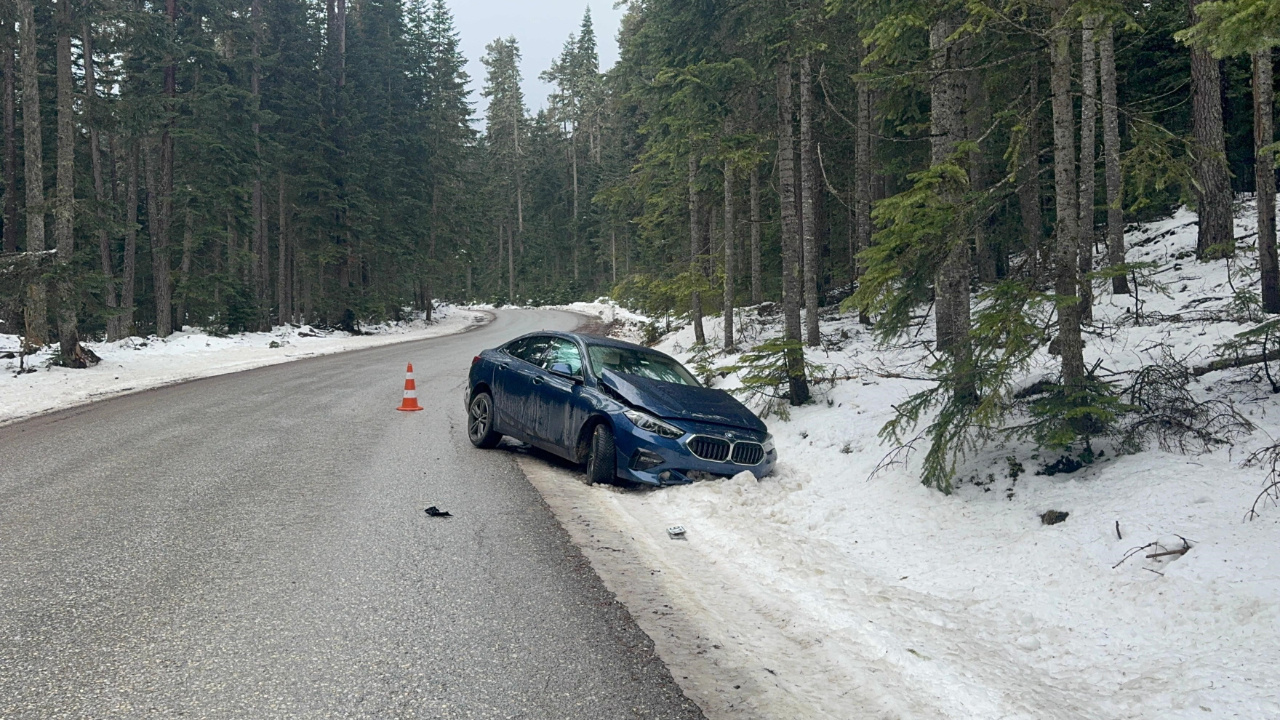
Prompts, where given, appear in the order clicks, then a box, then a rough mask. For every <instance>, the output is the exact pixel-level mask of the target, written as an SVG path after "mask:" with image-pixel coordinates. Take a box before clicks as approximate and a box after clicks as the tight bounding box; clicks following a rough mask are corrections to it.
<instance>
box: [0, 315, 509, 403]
mask: <svg viewBox="0 0 1280 720" xmlns="http://www.w3.org/2000/svg"><path fill="white" fill-rule="evenodd" d="M489 317H490V316H489V315H488V314H486V313H484V312H478V311H475V310H469V309H462V308H457V307H453V306H450V305H441V306H440V307H439V308H437V309H436V312H435V317H434V318H433V321H432V322H431V323H425V322H423V321H422V320H420V319H419V320H415V321H412V322H401V323H394V324H383V325H373V326H365V327H363V328H362V330H363V331H364V332H366V333H368V334H367V335H350V334H348V333H345V332H341V331H336V332H335V331H327V330H320V329H317V328H313V327H311V326H309V325H303V326H301V327H298V326H293V325H284V326H280V327H276V328H274V329H272V330H271V332H261V333H243V334H239V335H228V336H225V337H217V336H213V335H209V334H207V333H205V332H202V331H200V330H199V329H198V328H190V327H188V328H186V331H185V332H178V333H174V334H173V335H170V336H169V337H167V338H164V339H161V338H158V337H154V336H153V337H149V338H138V337H133V338H127V339H124V340H120V341H117V342H111V343H106V342H90V343H86V345H87V346H88V347H89V348H90V349H92V350H93V351H94V352H95V353H97V354H98V356H99V357H101V358H102V362H101V363H99V364H98V365H96V366H94V367H91V368H89V369H87V370H70V369H67V368H63V367H57V366H53V365H50V363H49V358H50V355H51V354H52V353H53V352H54V351H55V350H56V348H55V347H49V348H46V349H45V350H43V351H41V352H40V353H38V354H35V355H31V356H28V357H27V358H26V361H25V362H26V366H27V367H29V368H35V369H36V372H33V373H24V374H18V369H19V367H18V366H19V361H18V359H17V358H16V357H14V358H11V359H0V425H4V424H7V423H11V422H14V421H17V420H21V419H23V418H27V417H31V416H32V415H38V414H40V413H44V412H49V411H51V410H60V409H63V408H67V407H72V406H75V405H81V404H84V403H87V402H92V401H94V400H100V399H103V398H106V397H111V396H114V395H122V394H124V393H128V392H136V391H139V390H146V389H148V388H154V387H159V386H162V385H171V384H173V383H178V382H183V381H185V380H193V379H195V378H202V377H209V376H212V375H222V374H225V373H232V372H238V371H241V370H248V369H250V368H256V367H262V366H264V365H275V364H276V363H282V362H289V361H291V360H299V359H301V358H307V357H314V356H316V355H328V354H331V353H337V352H343V351H346V350H359V349H363V348H370V347H377V346H379V345H389V344H392V343H399V342H407V341H410V340H421V339H424V338H431V337H437V336H440V335H448V334H451V333H456V332H462V331H464V330H466V329H467V328H469V327H472V326H475V325H479V324H482V323H485V322H487V321H488V318H489ZM19 343H20V338H19V337H18V336H16V335H4V334H0V356H4V355H8V354H10V353H11V352H13V351H16V350H17V349H18V347H19Z"/></svg>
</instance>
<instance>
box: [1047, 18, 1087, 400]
mask: <svg viewBox="0 0 1280 720" xmlns="http://www.w3.org/2000/svg"><path fill="white" fill-rule="evenodd" d="M1068 4H1069V0H1053V6H1052V10H1053V14H1052V22H1053V28H1052V29H1051V30H1050V36H1049V55H1050V65H1051V66H1052V74H1051V76H1050V84H1051V85H1052V88H1051V89H1052V92H1053V158H1054V162H1053V175H1054V194H1055V196H1056V198H1057V228H1056V231H1057V232H1056V234H1057V238H1056V253H1055V257H1056V262H1055V263H1054V265H1055V268H1054V269H1055V271H1056V272H1055V279H1054V293H1055V294H1056V295H1057V296H1058V350H1059V352H1060V353H1061V354H1062V381H1063V384H1065V385H1074V384H1078V383H1079V382H1080V381H1081V380H1083V379H1084V372H1085V370H1084V344H1083V342H1082V340H1081V337H1080V303H1079V302H1078V300H1079V298H1078V297H1077V296H1076V287H1077V275H1078V274H1079V272H1080V260H1079V256H1078V245H1079V241H1080V229H1079V223H1080V208H1079V198H1080V195H1079V190H1080V189H1079V188H1078V187H1077V186H1076V172H1075V170H1076V151H1075V150H1076V149H1075V118H1074V117H1073V116H1074V114H1075V113H1074V108H1073V107H1072V104H1073V103H1072V97H1071V65H1072V63H1071V33H1070V28H1069V27H1068V26H1067V24H1066V15H1067V9H1068Z"/></svg>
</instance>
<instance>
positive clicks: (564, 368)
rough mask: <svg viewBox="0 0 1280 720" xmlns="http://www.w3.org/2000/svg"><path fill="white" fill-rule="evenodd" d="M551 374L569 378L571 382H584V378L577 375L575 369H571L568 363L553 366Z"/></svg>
mask: <svg viewBox="0 0 1280 720" xmlns="http://www.w3.org/2000/svg"><path fill="white" fill-rule="evenodd" d="M551 373H552V374H553V375H559V376H561V377H564V378H568V379H569V380H572V381H574V382H578V383H580V382H582V378H581V377H580V376H579V375H578V374H577V373H575V372H574V371H573V368H571V367H569V365H568V364H566V363H555V364H553V365H552V366H551Z"/></svg>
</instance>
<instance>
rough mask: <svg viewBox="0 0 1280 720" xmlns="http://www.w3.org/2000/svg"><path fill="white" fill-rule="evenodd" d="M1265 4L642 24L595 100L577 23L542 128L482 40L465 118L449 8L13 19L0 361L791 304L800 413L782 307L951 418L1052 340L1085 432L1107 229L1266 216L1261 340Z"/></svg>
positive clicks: (288, 8)
mask: <svg viewBox="0 0 1280 720" xmlns="http://www.w3.org/2000/svg"><path fill="white" fill-rule="evenodd" d="M1278 5H1280V4H1278V3H1275V2H1273V1H1272V0H1225V1H1224V2H1201V0H1154V1H1151V2H1147V1H1144V2H1136V1H1131V0H964V1H960V0H950V1H948V0H825V1H824V0H632V1H631V2H629V3H627V7H628V10H627V14H626V16H625V18H624V20H623V24H622V27H621V30H620V32H619V35H618V42H619V44H620V48H621V59H620V60H619V62H618V63H617V64H616V65H615V66H614V67H613V68H612V69H610V70H608V71H607V72H603V73H602V72H600V69H599V63H598V58H597V38H596V34H595V31H594V29H593V27H592V25H591V18H590V15H589V13H588V14H587V15H586V16H585V17H584V19H583V22H582V25H581V26H580V27H579V28H566V33H565V34H566V37H567V40H566V43H565V45H564V51H563V54H562V55H561V56H560V57H559V58H558V59H557V60H556V61H555V62H554V63H553V64H552V65H551V67H549V68H547V69H546V70H545V72H544V73H543V76H542V77H543V79H545V80H547V81H548V82H550V83H551V84H552V85H553V86H554V88H555V91H554V93H553V94H552V96H551V97H550V98H548V99H547V102H546V109H545V110H541V111H538V112H536V113H531V112H530V111H529V109H528V108H529V102H528V100H527V99H526V98H524V97H523V95H522V92H521V89H520V88H521V80H522V78H521V76H520V71H519V64H520V48H519V46H518V43H517V41H516V40H515V39H514V38H505V39H504V38H499V39H495V40H494V41H493V42H492V43H490V44H489V46H488V48H487V53H486V55H485V57H484V58H483V61H484V65H485V67H486V70H487V74H486V77H485V78H479V79H477V80H479V81H480V85H481V87H482V88H483V90H482V95H483V97H484V99H485V100H486V101H487V105H486V109H485V111H484V116H483V118H477V117H474V114H475V111H474V107H475V105H476V103H477V101H478V98H475V97H472V96H471V94H470V92H469V90H468V88H467V84H468V81H469V78H468V77H467V76H466V74H465V72H464V71H463V66H464V64H465V59H464V58H463V57H462V56H461V54H460V52H459V38H458V35H457V32H456V30H455V29H454V25H453V20H452V17H451V14H450V12H449V10H448V7H447V5H446V4H445V2H444V1H443V0H325V1H324V2H321V1H320V0H56V2H55V1H52V0H4V3H3V13H4V17H3V20H4V22H3V26H2V27H0V55H2V56H3V57H2V58H0V60H2V62H3V76H4V86H3V95H4V98H3V114H4V143H5V150H4V158H3V159H4V163H3V177H2V178H0V180H2V181H3V187H4V208H3V229H4V233H3V239H4V246H3V251H4V255H3V256H0V257H3V258H5V259H4V260H3V261H0V280H2V282H0V321H3V323H4V324H3V325H2V326H0V332H5V333H11V334H15V335H21V336H22V337H24V338H25V342H26V344H27V345H28V346H29V347H34V346H40V345H45V344H48V343H51V342H60V343H61V350H62V361H63V362H64V363H66V364H69V365H79V364H82V363H84V362H88V361H89V360H91V358H88V357H86V355H85V353H84V351H83V350H82V349H81V347H80V345H79V338H82V337H95V338H101V337H105V338H107V339H116V338H120V337H124V336H127V335H130V334H142V335H145V334H150V333H154V334H156V335H160V336H166V335H168V334H170V333H171V332H173V331H175V330H176V329H180V328H181V327H183V326H186V325H191V326H200V327H206V328H210V329H214V330H215V331H223V332H230V331H239V330H245V329H264V328H269V327H270V326H271V325H273V324H278V323H281V322H288V321H292V322H309V323H317V324H319V323H324V324H330V325H339V326H350V325H351V324H353V323H354V322H357V321H369V320H377V319H383V318H387V317H396V316H399V315H400V314H401V313H402V312H403V309H404V308H407V307H412V308H416V309H418V310H428V311H429V308H430V306H431V303H432V301H433V298H446V299H450V300H458V301H468V300H475V301H487V302H493V303H521V304H524V303H554V302H565V301H569V300H577V299H589V298H592V297H595V296H598V295H601V294H609V293H612V294H614V295H615V297H619V298H620V299H623V300H624V301H626V302H628V303H631V304H634V305H638V306H640V307H641V308H642V309H644V310H647V311H648V312H650V313H651V314H655V315H662V314H670V313H689V314H690V315H691V319H692V321H693V322H695V324H696V326H697V327H698V328H699V329H700V328H701V323H702V316H703V314H704V313H705V314H708V315H710V314H720V315H721V316H722V317H724V318H728V319H731V318H732V314H728V315H725V314H724V309H725V308H729V307H735V306H745V305H752V304H757V303H760V302H762V301H781V305H782V308H783V311H784V314H785V317H786V326H787V335H788V337H789V338H790V340H791V342H792V343H793V345H790V346H787V347H785V348H784V351H785V354H786V355H787V356H788V358H789V360H788V365H789V367H790V368H791V375H792V380H793V382H792V386H791V390H790V392H791V399H792V401H793V402H799V401H801V400H803V398H804V396H805V394H806V389H805V387H804V383H803V380H804V378H803V363H800V362H799V361H798V357H799V353H800V350H799V347H800V345H801V343H803V344H810V345H812V344H816V343H817V342H818V337H817V335H818V325H817V313H816V312H809V313H802V311H801V308H803V307H808V308H818V307H822V306H827V305H836V304H839V305H840V307H841V308H842V309H843V310H845V311H848V312H859V313H861V314H862V315H863V317H864V318H865V319H866V320H867V322H869V323H870V322H874V323H875V325H876V327H877V328H878V329H879V330H880V331H882V332H884V333H887V334H892V333H893V332H895V330H896V329H901V328H903V327H905V326H906V325H907V324H908V323H910V322H911V321H912V318H913V317H917V316H918V315H919V314H920V313H922V312H924V311H925V308H931V311H932V313H933V314H934V315H935V316H936V327H937V345H938V348H939V349H940V350H942V351H945V352H944V353H943V354H942V357H941V359H940V360H939V364H938V365H937V366H936V368H935V370H936V372H937V376H938V378H939V379H940V380H941V381H942V382H941V384H940V387H941V388H942V389H944V390H945V391H946V392H947V393H948V394H949V397H951V398H952V400H953V401H954V404H955V407H962V408H963V407H969V408H974V407H980V402H979V398H980V397H984V396H985V394H986V393H985V392H984V387H983V385H984V383H986V382H988V378H989V377H998V376H999V370H1000V368H1001V367H1002V366H1001V363H1007V362H1010V359H1011V358H1013V359H1014V360H1016V358H1017V357H1018V356H1019V354H1020V353H1022V354H1025V353H1026V352H1029V351H1030V349H1033V348H1034V347H1038V343H1039V338H1040V337H1042V336H1043V333H1036V332H1033V331H1032V329H1029V328H1026V327H1022V326H1021V325H1019V322H1020V320H1023V321H1024V324H1025V317H1026V313H1025V312H1024V308H1027V307H1029V306H1033V305H1036V304H1047V305H1048V306H1051V307H1053V308H1055V310H1056V316H1057V318H1056V327H1055V329H1054V332H1053V333H1052V336H1053V340H1054V343H1055V347H1054V348H1053V352H1055V353H1056V354H1057V355H1059V356H1060V357H1061V362H1062V380H1063V384H1062V387H1063V388H1066V389H1065V390H1064V391H1063V393H1064V395H1063V396H1062V397H1063V398H1064V399H1063V401H1064V402H1066V403H1068V404H1072V403H1074V404H1075V405H1082V404H1083V405H1085V406H1091V407H1092V406H1096V404H1097V397H1096V395H1090V394H1089V391H1088V390H1087V388H1088V387H1090V385H1089V382H1090V380H1089V372H1088V368H1087V367H1086V366H1085V363H1084V359H1083V355H1082V351H1081V327H1082V326H1087V325H1088V323H1089V322H1090V316H1091V313H1090V309H1091V307H1092V305H1091V302H1092V300H1091V296H1092V291H1091V288H1093V287H1099V286H1102V284H1103V283H1105V284H1106V285H1107V286H1110V287H1111V290H1112V291H1113V292H1116V293H1123V292H1127V291H1128V287H1129V285H1130V284H1131V283H1139V284H1140V283H1141V282H1142V281H1143V277H1142V275H1143V272H1144V268H1142V267H1140V266H1137V265H1126V264H1125V263H1124V252H1123V240H1122V233H1123V228H1124V225H1125V223H1127V222H1132V221H1135V220H1142V219H1147V218H1151V217H1155V216H1159V215H1161V214H1165V213H1168V212H1170V211H1171V210H1172V209H1174V208H1175V207H1177V206H1178V205H1180V204H1189V205H1191V206H1193V207H1194V208H1196V209H1197V210H1198V212H1199V213H1200V242H1199V246H1198V254H1199V255H1200V256H1201V257H1202V258H1209V257H1214V256H1220V255H1223V254H1231V253H1234V252H1236V239H1235V238H1234V237H1233V229H1232V213H1233V212H1234V210H1233V200H1234V197H1235V194H1236V193H1241V192H1246V193H1252V192H1254V191H1255V190H1258V191H1260V197H1262V198H1263V199H1264V202H1260V203H1259V210H1258V213H1259V221H1260V225H1259V227H1260V228H1261V229H1262V232H1261V233H1260V234H1259V236H1258V238H1257V239H1256V242H1253V241H1251V242H1252V244H1251V245H1250V252H1251V253H1252V252H1254V251H1256V263H1257V265H1258V267H1259V271H1260V276H1261V278H1262V280H1261V284H1260V288H1259V289H1258V293H1257V294H1258V299H1257V302H1258V303H1259V304H1260V305H1261V306H1263V307H1264V308H1265V310H1267V311H1269V312H1275V311H1280V282H1278V280H1277V269H1276V264H1277V263H1276V251H1275V247H1274V245H1275V242H1274V241H1275V231H1274V208H1273V204H1274V203H1273V199H1274V193H1275V179H1274V178H1275V175H1274V159H1273V158H1274V153H1273V152H1272V150H1273V149H1272V148H1271V147H1270V146H1271V145H1272V143H1273V141H1272V127H1271V123H1272V120H1271V117H1272V111H1273V105H1274V98H1273V91H1272V88H1273V73H1272V65H1273V57H1272V50H1271V48H1272V46H1273V45H1274V44H1276V42H1277V41H1278V40H1280V9H1278V7H1277V6H1278ZM1193 26H1194V27H1193ZM1267 198H1271V199H1272V201H1271V202H1267V201H1265V200H1266V199H1267ZM855 291H856V293H855ZM976 291H983V292H985V293H986V294H985V295H983V296H981V297H984V298H985V300H983V303H984V304H983V305H982V307H983V308H985V309H984V310H983V311H982V312H984V313H986V314H987V315H986V317H985V319H984V316H983V315H982V314H981V313H978V312H977V311H976V310H975V307H974V306H973V300H972V298H973V293H974V292H976ZM991 313H1003V314H1001V315H995V316H993V315H991ZM992 317H995V318H996V319H997V320H998V321H999V322H993V321H992V319H991V318H992ZM699 334H700V335H701V333H699ZM733 342H734V339H733V334H732V331H731V330H730V329H729V328H726V333H725V343H726V345H732V344H733ZM992 373H994V375H993V374H992ZM1073 387H1074V388H1076V389H1077V390H1078V391H1079V392H1078V393H1077V394H1076V395H1074V396H1073V394H1072V393H1073V392H1077V390H1071V389H1070V388H1073ZM1082 388H1084V389H1082ZM1079 393H1084V395H1085V396H1087V397H1084V399H1081V397H1083V396H1080V395H1079ZM1073 397H1074V398H1075V399H1072V398H1073ZM965 412H968V413H972V412H978V411H975V410H967V411H965Z"/></svg>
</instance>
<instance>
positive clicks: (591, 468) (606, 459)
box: [582, 423, 618, 485]
mask: <svg viewBox="0 0 1280 720" xmlns="http://www.w3.org/2000/svg"><path fill="white" fill-rule="evenodd" d="M617 475H618V450H617V446H615V445H614V443H613V430H612V429H611V428H610V427H609V426H608V425H605V424H603V423H601V424H600V425H597V426H596V428H595V430H594V431H592V433H591V454H590V455H588V456H587V474H586V476H585V477H584V478H583V479H582V480H583V482H585V483H586V484H588V485H595V484H596V483H611V482H613V481H614V478H616V477H617Z"/></svg>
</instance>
